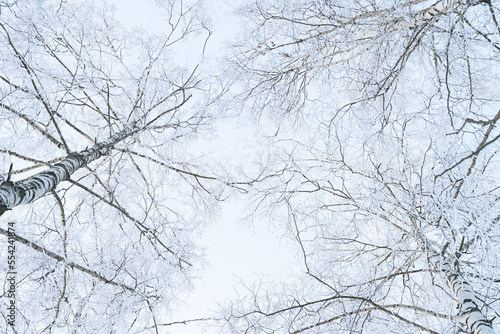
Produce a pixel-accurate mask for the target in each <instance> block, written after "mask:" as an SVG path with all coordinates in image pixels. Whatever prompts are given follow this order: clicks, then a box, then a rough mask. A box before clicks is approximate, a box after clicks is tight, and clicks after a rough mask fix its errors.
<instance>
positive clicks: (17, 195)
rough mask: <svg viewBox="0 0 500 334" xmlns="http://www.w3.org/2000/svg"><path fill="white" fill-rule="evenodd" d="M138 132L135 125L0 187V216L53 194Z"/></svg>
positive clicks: (130, 125) (8, 181) (3, 183)
mask: <svg viewBox="0 0 500 334" xmlns="http://www.w3.org/2000/svg"><path fill="white" fill-rule="evenodd" d="M139 130H140V128H138V127H137V125H136V124H135V123H131V124H129V125H128V126H126V127H125V128H124V129H123V130H122V131H120V132H118V133H116V134H115V135H113V136H111V137H110V138H108V139H107V140H105V141H103V142H101V143H98V144H96V145H94V146H93V147H91V148H89V149H86V150H83V151H81V152H73V153H70V154H69V155H68V156H67V157H66V159H64V160H63V161H61V162H59V163H57V164H55V165H53V166H51V167H50V168H49V169H47V170H46V171H44V172H42V173H40V174H39V175H37V176H33V177H31V178H29V179H28V180H26V181H23V182H12V181H10V180H7V181H4V182H2V184H0V215H2V214H3V213H4V212H5V211H7V210H11V209H12V208H14V207H15V206H18V205H20V204H27V203H30V202H33V201H34V200H36V199H38V198H40V197H42V196H44V195H45V194H46V193H48V192H50V191H52V190H54V189H55V188H56V187H57V185H58V184H59V183H61V181H64V180H67V179H69V178H70V176H71V175H72V174H73V173H74V172H75V171H76V170H78V169H80V168H82V167H84V166H86V165H87V164H89V163H91V162H92V161H94V160H97V159H99V158H100V157H102V156H103V155H106V154H108V152H109V151H110V150H111V149H112V148H113V146H114V145H115V144H116V143H118V142H120V141H122V140H124V139H125V138H127V137H129V136H131V135H133V134H135V133H137V132H138V131H139Z"/></svg>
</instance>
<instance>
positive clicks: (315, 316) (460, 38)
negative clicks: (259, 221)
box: [224, 0, 500, 334]
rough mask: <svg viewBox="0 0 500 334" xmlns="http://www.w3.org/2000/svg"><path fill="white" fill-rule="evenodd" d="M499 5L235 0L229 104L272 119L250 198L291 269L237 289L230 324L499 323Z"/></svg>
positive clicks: (444, 326) (347, 327)
mask: <svg viewBox="0 0 500 334" xmlns="http://www.w3.org/2000/svg"><path fill="white" fill-rule="evenodd" d="M499 11H500V8H499V7H498V3H497V2H495V1H458V0H456V1H455V0H450V1H448V0H444V1H426V0H418V1H403V2H395V1H385V0H380V1H378V0H376V1H311V0H302V1H291V2H290V1H280V0H276V1H256V2H255V3H254V4H252V5H249V6H247V7H245V8H243V9H242V10H241V13H242V14H243V15H244V16H245V19H246V21H245V30H244V32H243V35H242V38H241V40H240V41H239V42H237V43H234V44H233V49H232V52H233V56H232V57H231V62H232V64H233V67H232V69H231V70H233V71H235V72H236V73H237V74H236V76H235V77H237V79H235V80H236V82H237V87H238V90H237V91H236V93H235V99H234V101H235V102H234V103H235V104H237V105H238V106H239V107H241V108H243V109H244V110H245V111H244V112H246V113H248V114H249V115H257V116H258V119H260V120H263V119H272V120H273V122H274V128H273V129H272V131H270V133H274V135H273V136H271V137H270V139H269V141H270V142H271V143H272V149H271V152H270V154H269V155H268V160H267V161H265V166H266V168H267V172H268V175H270V177H269V178H268V179H267V181H268V183H260V184H255V193H254V196H255V202H254V203H255V205H254V209H255V210H256V211H255V212H256V213H259V212H260V213H264V214H266V215H267V216H270V217H271V218H270V219H271V221H272V222H277V221H278V222H280V223H281V225H280V226H282V228H283V231H284V233H285V235H287V236H288V237H289V238H290V239H292V240H293V241H294V243H295V245H296V246H297V250H298V253H299V254H300V258H301V259H302V264H303V268H304V275H303V276H302V277H301V278H300V279H298V280H297V281H296V282H294V283H293V284H292V283H289V284H286V285H280V284H278V283H270V282H266V281H265V280H263V281H261V282H256V283H254V284H250V285H249V286H247V288H248V295H246V296H243V297H242V298H241V300H236V301H233V303H231V304H229V305H227V307H226V308H225V309H224V315H225V319H226V322H225V325H224V328H225V329H226V330H227V331H228V332H234V333H240V332H245V333H417V332H421V333H476V334H477V333H494V332H495V331H498V329H499V328H500V327H499V325H498V320H497V316H498V312H499V311H500V305H499V303H498V295H499V292H500V291H499V288H500V286H499V283H500V281H499V280H498V264H499V258H498V250H499V249H500V244H499V241H500V240H499V239H498V235H499V232H500V230H499V227H498V221H499V219H500V208H499V205H498V200H499V198H500V197H499V195H500V193H499V189H500V188H499V186H500V179H499V177H498V168H499V167H500V166H499V163H500V161H499V157H498V155H497V154H496V153H497V151H498V149H499V147H498V139H499V138H500V134H499V131H498V127H497V122H498V120H499V119H500V112H499V109H500V103H499V102H500V101H499V95H498V90H497V89H496V88H495V87H496V83H497V82H498V80H499V73H500V72H499V60H500V58H499V53H498V51H499V50H500V48H499V42H500V27H499V25H498V14H499ZM235 86H236V85H235ZM254 117H255V116H254ZM289 120H292V122H290V121H289ZM286 124H289V126H290V127H291V128H287V126H286ZM290 124H291V125H290ZM263 126H267V127H271V125H263ZM287 129H288V130H287ZM290 129H292V130H293V135H290V131H289V130H290Z"/></svg>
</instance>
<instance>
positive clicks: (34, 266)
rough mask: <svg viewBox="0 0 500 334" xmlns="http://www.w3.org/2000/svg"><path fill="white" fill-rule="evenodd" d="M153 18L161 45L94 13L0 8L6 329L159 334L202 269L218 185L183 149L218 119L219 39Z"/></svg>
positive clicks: (48, 4) (87, 6) (52, 7)
mask: <svg viewBox="0 0 500 334" xmlns="http://www.w3.org/2000/svg"><path fill="white" fill-rule="evenodd" d="M158 6H159V7H158V10H161V11H162V12H163V13H164V17H165V22H164V24H165V27H166V28H165V29H164V30H165V31H166V32H165V33H164V34H163V35H153V34H149V33H146V32H144V31H142V30H141V29H139V28H138V29H136V30H128V29H125V28H123V27H120V25H119V24H118V23H117V22H116V21H115V20H114V19H113V17H112V14H113V11H112V8H110V7H109V6H107V5H106V4H105V3H101V2H99V1H91V2H88V1H71V2H69V1H68V2H66V1H53V0H44V1H38V0H36V1H35V0H34V1H12V2H4V1H2V2H0V10H1V12H0V49H1V50H2V52H1V56H0V168H2V172H3V173H4V175H3V178H2V180H1V182H0V183H1V184H0V214H2V216H1V219H2V221H1V222H2V224H1V226H0V234H2V235H1V236H0V237H1V238H2V239H1V240H2V254H3V255H2V258H3V259H5V261H4V260H2V261H1V264H0V267H1V268H2V269H1V270H0V272H2V273H6V272H8V271H13V270H12V268H8V267H7V255H8V254H7V243H6V241H7V237H9V238H10V239H14V240H15V253H14V255H15V271H16V272H17V277H16V288H15V303H16V306H17V316H16V322H15V326H11V325H9V324H8V321H7V305H8V303H9V300H8V299H7V296H8V294H7V292H8V291H7V290H8V288H9V287H8V284H4V285H3V288H2V292H0V296H1V297H2V303H1V304H2V307H1V310H0V314H1V315H2V317H1V319H0V329H1V331H2V332H7V330H9V331H13V332H17V333H54V332H57V333H62V332H64V333H103V332H106V333H111V332H120V333H125V332H133V333H142V332H148V333H149V332H156V333H158V332H160V331H164V328H165V323H166V319H168V311H169V310H172V309H173V308H174V307H176V306H177V303H178V302H179V299H178V298H179V296H181V295H182V294H183V293H185V292H187V291H188V290H189V289H190V287H191V285H190V284H191V279H192V278H193V277H195V276H196V275H197V274H198V272H199V270H200V269H201V267H200V265H201V264H202V262H201V261H200V255H201V252H200V250H199V249H198V248H197V247H195V246H194V245H193V243H192V241H191V236H192V234H193V233H195V232H196V231H199V230H200V229H201V228H202V226H204V225H205V224H206V222H207V221H209V220H210V215H208V214H209V213H214V210H215V209H214V206H215V204H214V201H215V200H216V199H217V198H218V196H220V195H221V191H222V188H221V186H222V185H223V182H220V181H219V180H218V179H217V178H216V177H215V176H214V175H212V174H211V173H213V172H214V171H215V169H214V168H213V167H209V166H206V165H204V164H202V163H201V161H202V160H201V158H200V157H197V156H190V155H189V154H188V152H186V149H187V148H188V147H189V145H190V141H191V139H194V138H195V137H196V135H197V134H198V133H203V131H204V129H208V127H209V124H210V120H211V119H212V117H213V116H212V114H211V113H210V112H209V111H208V108H207V107H206V106H207V105H209V104H210V103H211V102H213V101H212V100H213V96H210V95H209V94H207V93H206V87H205V86H204V84H203V82H202V78H201V75H200V71H199V64H200V61H201V59H202V52H203V44H204V42H205V39H206V38H207V36H208V35H209V31H208V30H206V28H204V25H203V22H202V21H201V19H200V16H199V8H198V6H197V5H196V4H187V3H182V2H180V1H179V2H177V1H163V2H161V1H160V2H158ZM194 42H200V43H199V47H194V48H193V45H194V44H195V43H194ZM187 43H190V45H191V46H190V48H191V49H190V50H191V56H190V59H189V60H184V59H183V58H182V57H179V56H178V55H177V54H176V53H177V52H178V51H181V52H184V51H183V48H184V47H186V46H185V45H187ZM213 95H215V94H213ZM9 166H10V168H11V169H10V171H9ZM208 168H211V169H210V172H208V170H209V169H208ZM10 239H9V240H10ZM9 249H10V248H9Z"/></svg>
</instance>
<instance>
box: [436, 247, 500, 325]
mask: <svg viewBox="0 0 500 334" xmlns="http://www.w3.org/2000/svg"><path fill="white" fill-rule="evenodd" d="M440 258H441V256H439V255H438V254H436V255H435V256H432V257H430V258H429V259H430V260H431V262H432V263H433V264H434V265H436V267H438V268H439V269H440V270H441V272H442V273H443V274H444V275H445V277H446V282H447V284H448V286H449V287H450V288H451V289H452V290H453V292H454V294H455V296H456V297H457V301H458V309H459V317H460V321H461V322H463V323H464V324H465V325H466V326H467V328H468V329H469V330H470V333H471V334H495V331H494V330H493V327H492V326H491V321H490V320H488V319H487V318H486V317H485V316H484V315H483V313H482V312H481V310H480V309H479V305H478V303H477V299H476V295H475V293H474V290H473V289H472V286H471V285H470V284H469V282H467V281H466V280H465V279H464V278H463V277H462V276H460V275H459V273H458V272H457V271H456V270H455V269H454V266H453V265H452V259H451V257H449V256H447V257H443V258H441V262H439V259H440Z"/></svg>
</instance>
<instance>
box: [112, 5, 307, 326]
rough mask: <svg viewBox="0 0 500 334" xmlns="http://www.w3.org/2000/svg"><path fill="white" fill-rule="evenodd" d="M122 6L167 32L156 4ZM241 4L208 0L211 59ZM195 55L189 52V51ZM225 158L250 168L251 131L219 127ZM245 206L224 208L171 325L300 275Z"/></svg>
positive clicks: (120, 12)
mask: <svg viewBox="0 0 500 334" xmlns="http://www.w3.org/2000/svg"><path fill="white" fill-rule="evenodd" d="M109 2H110V3H112V4H114V5H115V6H116V18H117V19H119V20H120V21H121V22H122V23H123V24H125V25H129V26H134V25H139V26H141V27H142V28H143V29H145V30H148V31H154V32H161V31H162V28H163V27H164V23H163V18H162V17H161V16H160V15H159V12H158V10H156V9H155V6H154V2H153V1H136V0H109ZM238 3H241V1H229V0H206V1H205V5H206V9H207V14H208V15H209V17H210V19H211V21H212V29H213V36H212V37H211V40H210V42H209V44H208V48H207V53H208V54H209V55H215V54H218V53H219V52H217V51H218V48H220V47H221V46H222V43H223V41H224V40H225V39H227V38H230V37H231V34H232V33H234V32H235V31H237V29H238V26H237V22H238V21H237V19H235V17H234V15H233V14H232V12H233V11H234V9H235V8H236V6H237V4H238ZM187 53H189V52H187ZM210 146H211V147H212V148H217V149H218V150H220V151H221V152H223V153H224V154H229V155H230V156H231V157H232V159H233V160H234V163H248V162H249V161H250V160H251V159H252V156H253V154H254V152H255V150H256V149H258V147H259V146H258V144H257V143H256V141H255V139H254V138H253V132H252V130H251V129H249V128H245V127H241V126H238V125H236V124H233V123H231V124H229V126H228V125H227V124H225V125H224V126H220V127H219V134H218V136H217V139H215V140H214V141H213V142H211V143H210ZM242 210H243V204H242V203H236V202H234V201H230V202H227V203H224V204H223V211H222V215H221V218H220V220H219V221H218V222H217V223H216V224H215V225H214V226H212V228H210V229H209V230H208V232H206V233H205V234H204V235H203V237H202V238H201V240H199V243H200V244H201V245H202V246H203V247H205V248H206V254H207V261H208V262H209V267H208V269H207V271H206V272H205V274H204V275H203V278H202V279H201V280H200V281H198V282H196V286H195V290H194V292H193V293H192V294H191V296H190V297H189V298H188V299H187V300H186V305H184V306H181V307H180V310H179V311H178V312H177V313H176V314H173V316H172V318H171V319H165V322H170V321H182V320H189V319H193V318H203V317H207V316H210V311H209V310H216V309H217V303H218V302H224V301H225V300H227V299H229V298H232V297H235V296H236V292H235V291H236V290H235V289H238V286H237V284H236V283H237V282H238V281H239V280H240V279H241V280H242V281H244V282H252V281H254V280H256V279H257V278H258V277H263V276H265V277H267V278H269V279H274V280H278V281H288V280H290V279H291V278H292V277H293V276H294V275H296V274H297V273H298V271H299V270H300V268H299V266H298V261H296V259H295V257H294V253H293V251H291V249H290V248H289V247H287V243H286V242H285V241H284V240H281V239H280V238H279V237H278V236H277V234H276V233H273V230H272V228H269V227H268V226H267V222H262V223H260V224H259V223H258V222H257V224H256V225H255V226H252V227H249V226H248V225H246V226H244V225H243V224H241V223H240V222H238V220H239V219H241V212H242ZM171 332H172V333H189V334H196V333H210V332H207V330H206V329H203V328H201V327H198V326H197V325H195V324H191V325H176V326H172V327H171ZM213 332H214V333H215V332H216V331H215V330H214V331H213Z"/></svg>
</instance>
